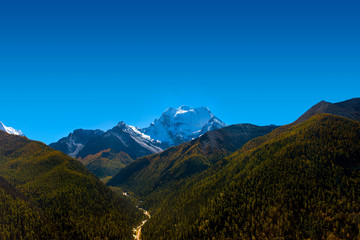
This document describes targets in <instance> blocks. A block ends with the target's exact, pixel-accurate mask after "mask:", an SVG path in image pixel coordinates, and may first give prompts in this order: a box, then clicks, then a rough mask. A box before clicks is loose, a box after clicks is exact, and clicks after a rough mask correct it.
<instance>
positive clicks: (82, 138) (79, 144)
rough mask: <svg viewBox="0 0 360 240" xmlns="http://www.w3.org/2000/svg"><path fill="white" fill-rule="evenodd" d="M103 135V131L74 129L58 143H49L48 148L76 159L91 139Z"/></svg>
mask: <svg viewBox="0 0 360 240" xmlns="http://www.w3.org/2000/svg"><path fill="white" fill-rule="evenodd" d="M103 133H104V131H102V130H100V129H96V130H84V129H76V130H75V131H74V132H72V133H70V134H69V135H68V136H67V137H64V138H61V139H60V140H59V141H57V142H56V143H51V144H50V145H49V146H50V147H52V148H54V149H56V150H59V151H62V152H63V153H65V154H67V155H69V156H71V157H76V156H77V155H78V153H79V152H80V151H81V149H83V147H84V146H85V144H86V143H87V142H88V141H89V140H90V139H91V138H93V137H95V136H99V135H101V134H103Z"/></svg>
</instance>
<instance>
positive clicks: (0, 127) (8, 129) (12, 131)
mask: <svg viewBox="0 0 360 240" xmlns="http://www.w3.org/2000/svg"><path fill="white" fill-rule="evenodd" d="M0 130H2V131H4V132H7V133H9V134H13V135H19V136H25V135H24V134H23V133H22V131H21V130H16V129H14V128H12V127H7V126H5V124H3V123H2V122H0Z"/></svg>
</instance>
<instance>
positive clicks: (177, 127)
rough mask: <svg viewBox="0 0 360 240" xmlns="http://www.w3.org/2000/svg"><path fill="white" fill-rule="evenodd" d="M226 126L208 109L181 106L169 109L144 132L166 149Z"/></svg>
mask: <svg viewBox="0 0 360 240" xmlns="http://www.w3.org/2000/svg"><path fill="white" fill-rule="evenodd" d="M226 126H227V125H226V124H225V123H224V122H223V121H221V120H220V119H219V118H217V117H215V116H214V115H213V114H212V113H211V111H210V110H209V109H208V108H207V107H198V108H191V107H187V106H181V107H179V108H168V109H167V110H166V111H165V112H164V113H163V114H162V115H161V117H160V118H159V119H156V120H155V121H154V122H153V123H152V124H151V125H150V126H149V127H147V128H144V129H142V132H143V133H145V134H146V135H149V136H150V137H151V139H154V140H157V141H159V142H161V146H162V147H164V148H165V147H170V146H175V145H178V144H180V143H183V142H186V141H189V140H192V139H194V138H197V137H199V136H201V135H202V134H204V133H206V132H207V131H211V130H216V129H220V128H223V127H226Z"/></svg>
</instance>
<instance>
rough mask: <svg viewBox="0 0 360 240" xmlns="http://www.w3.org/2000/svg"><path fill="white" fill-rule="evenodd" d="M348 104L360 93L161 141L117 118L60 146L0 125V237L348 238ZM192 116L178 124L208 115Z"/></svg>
mask: <svg viewBox="0 0 360 240" xmlns="http://www.w3.org/2000/svg"><path fill="white" fill-rule="evenodd" d="M333 106H334V107H333ZM186 109H187V110H186ZM205 110H206V109H205ZM169 111H170V112H171V114H172V115H171V114H169V113H167V112H166V113H164V114H163V116H167V117H166V119H167V120H166V122H172V121H175V120H172V119H171V118H170V117H169V116H172V117H175V115H179V114H182V113H186V112H187V111H191V109H190V108H184V107H180V108H179V109H177V110H176V109H175V110H174V109H173V110H171V109H170V110H169ZM194 111H195V110H194ZM178 112H180V113H178ZM205 112H206V111H205ZM328 112H331V113H328ZM359 113H360V100H359V99H351V100H348V101H345V102H342V103H336V104H330V103H324V102H321V103H319V104H317V105H315V106H314V107H312V108H311V109H309V111H307V112H306V113H304V114H303V115H302V116H301V117H300V118H299V119H298V120H296V121H294V122H293V123H290V124H288V125H283V126H275V125H269V126H257V125H253V124H235V125H230V126H223V127H219V128H218V129H217V127H216V128H215V129H214V130H211V128H209V129H208V128H207V127H206V129H208V130H209V131H206V132H204V133H203V134H201V135H199V136H198V137H197V138H194V139H191V140H189V141H185V140H184V142H180V143H179V144H175V143H174V142H172V144H173V146H171V147H169V148H166V149H162V148H161V147H164V146H165V145H161V144H160V140H154V139H152V138H150V137H149V135H146V133H149V132H151V131H149V130H147V132H146V133H144V132H142V130H140V129H137V128H135V127H132V126H128V125H126V124H125V123H123V122H120V123H119V124H118V125H117V126H115V127H114V128H112V129H110V130H108V131H100V130H76V131H74V132H73V133H71V134H70V135H69V136H68V137H67V138H64V139H62V140H60V141H59V142H58V143H57V145H56V146H58V147H59V148H61V149H63V150H64V151H65V152H66V153H67V155H66V154H65V153H61V152H59V151H56V150H54V149H52V148H50V147H48V146H47V145H45V144H43V143H41V142H36V141H32V140H29V139H27V138H26V137H25V136H21V135H20V134H17V133H19V131H17V130H11V132H10V134H9V133H7V132H6V131H4V130H3V131H0V199H1V201H2V205H1V210H2V214H1V215H0V217H1V219H2V224H0V226H1V229H2V233H1V234H2V235H1V237H2V238H3V239H6V240H7V239H13V238H14V237H15V238H21V237H24V236H27V237H28V238H36V239H49V238H51V239H94V238H97V239H137V240H140V239H149V240H151V239H154V240H155V239H211V238H216V239H254V238H255V239H277V238H282V237H285V236H287V237H290V238H293V239H303V238H311V239H319V238H321V237H323V236H325V237H326V238H328V239H336V238H337V239H356V238H357V237H359V235H358V232H359V228H358V226H359V223H360V215H359V212H360V209H359V208H358V206H357V204H354V203H356V202H358V201H360V192H359V190H358V188H357V186H358V185H359V184H360V172H359V170H360V162H359V159H360V123H359V119H358V116H359V115H360V114H359ZM190 116H191V117H194V115H190ZM196 119H197V118H194V120H192V121H188V120H187V121H185V122H183V123H182V124H185V125H186V124H189V123H191V124H192V126H197V129H199V128H204V124H205V125H206V126H207V124H208V123H209V121H210V120H211V119H214V117H212V116H210V120H207V118H206V119H205V120H203V119H202V118H198V119H197V120H196ZM176 121H177V120H176ZM197 121H200V122H201V123H199V124H197ZM211 121H214V120H211ZM186 122H187V123H186ZM199 126H200V127H199ZM4 129H5V130H6V129H9V128H4ZM11 129H12V128H11ZM188 129H192V130H191V131H190V132H192V133H193V130H194V128H190V127H188ZM195 130H196V129H195ZM152 131H154V130H152ZM172 131H175V130H172ZM196 131H198V130H196ZM181 134H184V132H182V133H181ZM189 136H192V135H191V134H190V135H189ZM190 138H192V137H190ZM184 139H185V138H184ZM157 141H159V142H157ZM70 143H71V144H70ZM152 144H153V145H152ZM52 146H54V145H52ZM61 146H62V147H61ZM64 147H65V148H64ZM146 149H147V150H146ZM150 149H153V150H154V151H148V150H150ZM155 149H157V150H155ZM84 152H87V154H84V155H82V154H83V153H84ZM75 153H76V154H75ZM74 154H75V155H74ZM72 156H74V157H76V156H77V159H74V158H72ZM89 170H90V171H91V172H93V173H90V172H89ZM93 174H96V176H97V177H96V176H95V175H93ZM98 178H100V179H101V180H99V179H98ZM105 184H106V185H105ZM140 206H141V207H140ZM19 209H21V211H20V210H19ZM145 209H147V210H145ZM150 212H151V213H152V214H151V216H150ZM19 218H20V219H24V221H23V220H21V221H19V220H18V219H19ZM14 223H16V226H14ZM24 229H31V233H30V232H28V231H24Z"/></svg>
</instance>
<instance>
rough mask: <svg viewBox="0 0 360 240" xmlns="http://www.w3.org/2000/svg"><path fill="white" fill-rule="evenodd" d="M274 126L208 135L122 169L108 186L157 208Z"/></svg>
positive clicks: (235, 127)
mask: <svg viewBox="0 0 360 240" xmlns="http://www.w3.org/2000/svg"><path fill="white" fill-rule="evenodd" d="M275 128H276V126H264V127H260V126H255V125H252V124H237V125H232V126H229V127H226V128H222V129H219V130H216V131H211V132H207V133H206V134H204V135H203V136H201V137H200V138H197V139H195V140H193V141H190V142H186V143H183V144H181V145H179V146H176V147H171V148H169V149H167V150H165V151H164V152H162V153H159V154H154V155H150V156H145V157H143V158H140V159H137V160H135V161H134V162H133V163H131V164H129V165H127V166H126V167H125V168H123V169H121V170H120V171H119V173H118V174H117V175H115V176H114V177H113V178H112V179H111V180H110V181H109V182H108V183H107V185H109V186H120V187H121V188H123V189H124V190H125V191H128V192H130V193H134V194H135V195H136V196H137V197H139V198H140V199H141V200H143V201H144V204H145V208H147V209H148V208H149V207H151V208H156V205H157V204H159V203H161V201H162V200H163V199H165V198H166V197H167V196H168V195H169V194H173V192H174V191H175V190H176V189H178V188H179V187H180V186H182V185H184V184H185V183H186V182H187V181H188V180H189V179H192V178H193V177H194V176H196V175H197V174H199V173H201V172H203V171H205V170H206V169H208V168H210V167H211V166H212V165H214V164H216V163H217V162H218V161H219V160H221V159H222V158H224V157H225V156H227V155H229V154H230V153H232V152H234V151H235V150H237V149H238V148H239V147H241V146H242V145H243V144H245V143H246V142H247V141H249V140H250V139H252V138H254V137H258V136H263V135H265V134H267V133H269V132H271V131H272V130H274V129H275Z"/></svg>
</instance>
